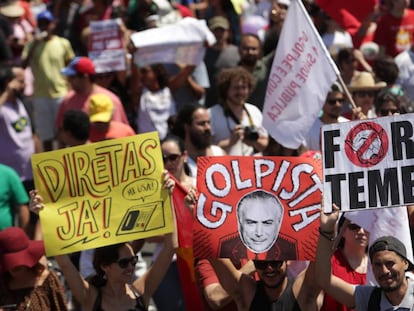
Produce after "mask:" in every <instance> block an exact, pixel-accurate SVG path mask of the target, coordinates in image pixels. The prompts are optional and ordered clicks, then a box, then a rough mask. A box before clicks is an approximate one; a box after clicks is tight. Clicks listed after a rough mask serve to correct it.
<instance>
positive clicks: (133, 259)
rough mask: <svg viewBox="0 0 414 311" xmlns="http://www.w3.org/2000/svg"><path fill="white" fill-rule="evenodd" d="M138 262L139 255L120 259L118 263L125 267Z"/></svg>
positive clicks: (122, 267)
mask: <svg viewBox="0 0 414 311" xmlns="http://www.w3.org/2000/svg"><path fill="white" fill-rule="evenodd" d="M137 262H138V256H132V257H129V258H122V259H119V260H118V261H117V262H116V263H117V264H118V266H119V267H120V268H121V269H125V268H127V267H128V265H129V264H131V265H132V266H135V265H136V264H137Z"/></svg>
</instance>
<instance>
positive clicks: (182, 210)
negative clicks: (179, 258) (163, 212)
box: [172, 179, 193, 248]
mask: <svg viewBox="0 0 414 311" xmlns="http://www.w3.org/2000/svg"><path fill="white" fill-rule="evenodd" d="M174 180H175V188H174V192H173V195H172V199H173V203H174V210H175V217H176V223H177V235H178V245H179V247H182V248H186V247H192V246H193V215H192V214H191V213H190V211H189V210H188V208H187V207H186V206H185V204H184V197H185V196H186V195H187V190H186V189H185V188H184V187H183V186H182V185H181V184H180V183H179V181H178V180H177V179H174Z"/></svg>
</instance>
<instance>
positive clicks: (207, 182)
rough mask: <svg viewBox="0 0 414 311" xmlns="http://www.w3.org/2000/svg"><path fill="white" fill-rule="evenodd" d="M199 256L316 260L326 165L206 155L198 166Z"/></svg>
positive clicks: (196, 246)
mask: <svg viewBox="0 0 414 311" xmlns="http://www.w3.org/2000/svg"><path fill="white" fill-rule="evenodd" d="M197 166H198V168H197V170H198V178H197V188H198V191H199V198H198V202H197V206H196V208H195V224H194V255H195V257H196V258H210V257H227V258H233V259H234V260H237V259H242V258H249V259H269V260H285V259H286V260H287V259H293V260H312V259H313V257H314V253H315V249H316V241H317V238H318V235H319V234H318V230H317V228H318V226H319V211H320V198H321V188H322V185H321V180H320V174H321V171H320V163H318V162H317V161H316V160H313V159H310V158H301V157H247V156H244V157H233V156H223V157H202V158H199V159H198V162H197Z"/></svg>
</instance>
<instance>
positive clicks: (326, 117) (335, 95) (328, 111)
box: [304, 83, 349, 150]
mask: <svg viewBox="0 0 414 311" xmlns="http://www.w3.org/2000/svg"><path fill="white" fill-rule="evenodd" d="M344 102H345V95H344V91H343V89H342V87H341V85H340V84H339V83H334V84H333V85H332V86H331V89H330V90H329V92H328V95H327V97H326V100H325V104H324V105H323V107H322V115H321V116H320V117H319V118H317V119H316V120H315V122H314V123H313V125H312V127H311V129H310V130H309V132H308V134H307V135H306V138H305V141H304V145H305V147H306V148H307V149H308V150H321V127H322V125H324V124H333V123H338V122H346V121H349V120H348V119H347V118H344V117H342V116H341V113H342V108H343V106H344Z"/></svg>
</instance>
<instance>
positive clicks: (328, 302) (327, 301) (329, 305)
mask: <svg viewBox="0 0 414 311" xmlns="http://www.w3.org/2000/svg"><path fill="white" fill-rule="evenodd" d="M331 264H332V274H333V275H335V276H337V277H339V278H341V279H342V280H344V281H347V282H348V283H351V284H365V282H366V279H367V275H366V273H359V272H356V271H355V270H354V269H352V268H351V267H350V265H349V263H348V261H347V260H346V258H345V256H344V254H343V253H342V250H340V249H337V250H336V251H335V253H334V254H333V256H332V258H331ZM332 310H335V311H349V310H354V309H350V308H348V307H346V306H344V305H343V304H340V303H339V302H337V301H336V300H335V299H334V298H332V297H331V296H329V295H328V294H325V298H324V301H323V306H322V308H321V311H332Z"/></svg>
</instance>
